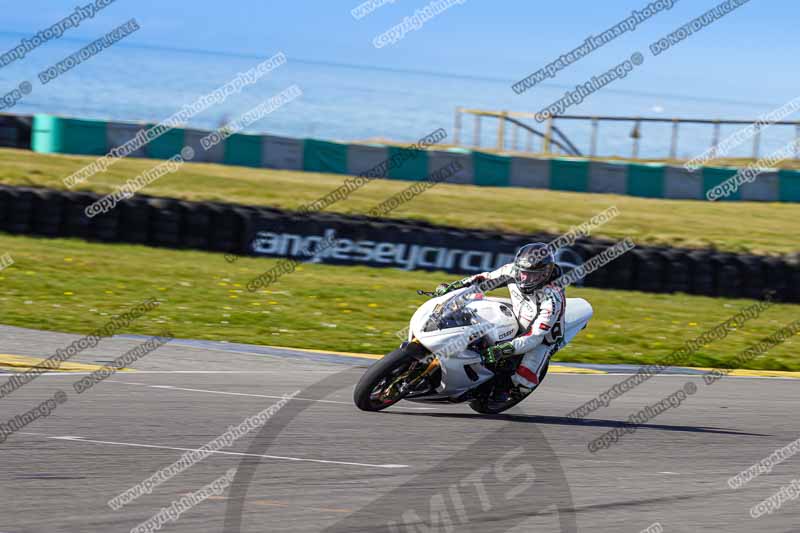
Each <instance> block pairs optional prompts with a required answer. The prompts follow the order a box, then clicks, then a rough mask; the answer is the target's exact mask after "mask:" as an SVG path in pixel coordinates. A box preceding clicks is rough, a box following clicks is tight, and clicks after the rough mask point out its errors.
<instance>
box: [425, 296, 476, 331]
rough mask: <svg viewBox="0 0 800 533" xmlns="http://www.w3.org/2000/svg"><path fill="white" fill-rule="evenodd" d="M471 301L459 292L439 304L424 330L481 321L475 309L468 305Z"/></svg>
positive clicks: (474, 323) (447, 327) (457, 326)
mask: <svg viewBox="0 0 800 533" xmlns="http://www.w3.org/2000/svg"><path fill="white" fill-rule="evenodd" d="M469 302H470V299H469V298H465V297H464V296H463V295H460V294H459V295H456V296H454V297H452V298H450V299H449V300H447V301H446V302H444V303H441V304H439V305H437V306H436V307H435V308H434V310H433V313H431V316H430V318H428V320H427V321H426V322H425V325H424V326H423V328H422V331H424V332H426V333H427V332H430V331H436V330H442V329H451V328H460V327H464V326H472V325H477V324H479V323H481V322H482V321H481V319H480V318H479V317H478V316H477V314H476V313H475V310H474V309H471V308H468V307H466V305H467V304H468V303H469Z"/></svg>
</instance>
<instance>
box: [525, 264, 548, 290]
mask: <svg viewBox="0 0 800 533" xmlns="http://www.w3.org/2000/svg"><path fill="white" fill-rule="evenodd" d="M551 267H552V265H547V266H545V267H542V268H537V269H535V270H525V269H519V271H518V272H517V284H518V285H519V286H520V287H522V288H525V289H530V288H537V287H540V286H541V285H543V284H544V283H545V282H546V281H547V279H548V278H549V277H550V273H551V272H552V268H551Z"/></svg>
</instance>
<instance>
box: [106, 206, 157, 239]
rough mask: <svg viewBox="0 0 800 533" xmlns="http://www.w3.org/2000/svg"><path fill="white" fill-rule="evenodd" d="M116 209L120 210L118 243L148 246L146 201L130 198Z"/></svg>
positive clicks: (148, 232)
mask: <svg viewBox="0 0 800 533" xmlns="http://www.w3.org/2000/svg"><path fill="white" fill-rule="evenodd" d="M118 209H119V210H120V213H119V219H120V229H119V239H120V241H122V242H129V243H132V244H148V243H149V242H150V204H149V203H148V201H147V199H144V198H137V197H134V198H131V199H129V200H127V201H125V202H122V204H121V205H120V206H119V208H118ZM98 216H103V215H98Z"/></svg>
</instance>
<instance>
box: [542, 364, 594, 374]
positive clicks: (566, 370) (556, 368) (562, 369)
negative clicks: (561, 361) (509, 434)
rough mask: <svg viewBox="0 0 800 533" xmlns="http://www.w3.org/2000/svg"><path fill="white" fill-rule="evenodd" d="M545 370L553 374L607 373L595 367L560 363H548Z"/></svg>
mask: <svg viewBox="0 0 800 533" xmlns="http://www.w3.org/2000/svg"><path fill="white" fill-rule="evenodd" d="M547 372H553V373H555V374H608V372H606V371H605V370H597V369H596V368H578V367H575V366H562V365H550V369H549V370H548V371H547Z"/></svg>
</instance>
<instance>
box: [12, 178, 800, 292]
mask: <svg viewBox="0 0 800 533" xmlns="http://www.w3.org/2000/svg"><path fill="white" fill-rule="evenodd" d="M99 198H100V196H99V195H97V194H93V193H86V192H66V191H53V190H47V189H33V188H22V187H7V186H0V231H2V232H5V233H10V234H18V235H35V236H41V237H50V238H55V237H73V238H80V239H85V240H89V241H99V242H108V243H131V244H142V245H148V246H158V247H166V248H173V249H195V250H208V251H212V252H222V253H232V254H240V255H251V256H265V257H297V258H307V257H308V255H304V254H303V251H304V250H309V251H311V253H312V254H317V257H318V260H319V261H321V262H323V263H328V264H336V265H366V266H373V267H388V268H400V269H405V270H428V271H445V272H448V273H451V274H457V275H462V274H475V273H479V272H484V271H487V270H491V269H494V268H497V267H498V266H500V265H502V264H505V263H507V262H509V261H511V260H512V259H513V254H514V252H515V251H516V249H517V248H518V247H519V246H521V245H522V244H525V243H527V242H531V241H534V240H539V241H545V242H548V241H550V240H552V239H553V238H554V237H555V236H554V235H544V234H538V235H514V234H498V233H492V232H487V231H479V230H465V229H457V228H448V227H443V226H434V225H431V224H426V223H423V222H418V221H404V220H382V219H375V218H369V217H363V216H345V215H336V214H330V213H314V214H309V215H299V214H297V213H294V212H290V211H281V210H277V209H271V208H256V207H249V206H241V205H233V204H220V203H211V202H185V201H179V200H174V199H169V198H152V197H147V196H141V195H137V196H135V197H134V198H131V199H128V200H124V201H122V202H120V203H119V204H118V205H117V206H116V208H114V209H112V210H111V211H109V212H107V213H105V214H99V215H97V216H94V217H92V218H88V217H87V216H86V215H85V212H84V210H85V209H86V207H87V206H88V205H90V204H91V203H93V202H94V201H96V200H98V199H99ZM326 238H327V239H330V240H333V239H335V242H336V244H335V245H334V246H328V247H326V248H324V249H323V250H321V251H320V250H319V249H318V248H319V246H320V242H322V241H323V240H325V239H326ZM613 244H615V243H614V242H611V241H605V240H597V239H580V240H578V241H577V242H575V244H573V245H572V246H570V247H569V249H568V250H567V249H565V250H562V251H560V252H559V254H558V258H559V262H560V263H561V264H562V267H563V268H564V269H565V270H569V269H570V268H573V267H575V266H578V265H580V264H582V263H583V262H585V261H586V260H588V259H589V258H591V257H593V256H595V255H598V254H600V253H601V252H603V250H605V249H606V248H608V247H609V246H611V245H613ZM581 283H583V284H584V285H586V286H588V287H597V288H609V289H623V290H635V291H643V292H653V293H675V292H681V293H687V294H697V295H704V296H718V297H727V298H761V297H762V296H763V294H764V292H765V291H767V290H772V291H774V292H775V294H774V298H775V299H776V300H779V301H788V302H800V268H799V267H798V264H797V263H796V262H793V261H790V260H789V259H785V258H776V257H762V256H755V255H740V254H731V253H722V252H717V251H714V250H684V249H673V248H663V247H648V246H636V248H634V249H633V250H631V251H629V252H628V253H625V254H623V255H622V256H620V257H618V258H617V259H615V260H614V261H613V262H611V263H609V264H608V265H606V266H605V267H603V268H601V269H599V270H596V271H595V272H592V273H590V274H588V275H587V276H586V277H585V279H584V280H583V281H582V282H581Z"/></svg>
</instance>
